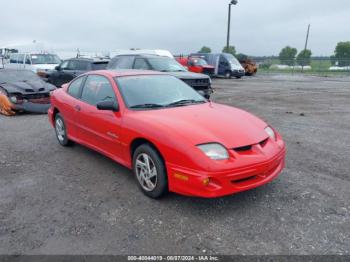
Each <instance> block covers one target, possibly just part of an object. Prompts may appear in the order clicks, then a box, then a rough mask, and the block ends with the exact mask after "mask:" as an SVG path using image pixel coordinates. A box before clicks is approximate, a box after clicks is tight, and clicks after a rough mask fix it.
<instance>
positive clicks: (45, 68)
mask: <svg viewBox="0 0 350 262" xmlns="http://www.w3.org/2000/svg"><path fill="white" fill-rule="evenodd" d="M56 66H58V64H37V65H33V67H34V68H36V69H37V70H42V71H48V70H53V69H55V67H56Z"/></svg>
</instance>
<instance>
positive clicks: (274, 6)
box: [0, 0, 350, 56]
mask: <svg viewBox="0 0 350 262" xmlns="http://www.w3.org/2000/svg"><path fill="white" fill-rule="evenodd" d="M229 2H230V1H229V0H98V1H96V0H89V1H87V0H70V1H68V0H59V1H53V0H51V1H47V0H26V1H25V0H22V1H20V0H11V1H10V0H0V8H1V12H0V17H1V23H0V46H4V45H9V44H20V45H23V44H27V43H28V44H29V43H31V42H32V41H33V40H36V41H37V42H40V43H43V44H44V45H45V48H47V49H49V48H50V49H52V50H57V51H62V50H67V51H73V50H76V49H77V48H79V49H80V50H81V51H82V52H83V51H96V52H101V51H113V50H119V49H129V48H145V49H167V50H170V51H171V52H172V53H173V54H187V53H190V52H196V51H198V50H199V49H200V48H201V47H202V46H203V45H205V46H209V47H210V48H211V49H212V50H213V52H220V51H221V50H222V48H223V46H225V45H226V34H227V13H228V3H229ZM309 23H310V24H311V30H310V38H309V46H308V47H309V49H311V50H312V53H313V55H331V54H333V52H334V49H335V46H336V44H337V42H339V41H350V26H349V24H350V0H333V1H330V0H289V1H287V0H238V4H237V5H235V6H232V17H231V39H230V44H231V45H234V46H235V47H236V50H237V52H240V53H245V54H248V55H255V56H263V55H266V56H269V55H278V53H279V51H280V50H281V49H282V48H283V47H285V46H286V45H290V46H292V47H295V48H297V49H298V50H299V51H300V50H302V49H303V48H304V42H305V36H306V30H307V25H308V24H309Z"/></svg>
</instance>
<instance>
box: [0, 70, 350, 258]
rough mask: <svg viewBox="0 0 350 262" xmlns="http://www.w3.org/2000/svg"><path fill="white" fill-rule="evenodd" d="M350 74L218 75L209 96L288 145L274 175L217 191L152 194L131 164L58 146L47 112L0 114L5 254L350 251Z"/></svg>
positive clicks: (0, 220) (0, 229)
mask: <svg viewBox="0 0 350 262" xmlns="http://www.w3.org/2000/svg"><path fill="white" fill-rule="evenodd" d="M349 81H350V80H349V78H341V79H335V78H318V77H300V76H293V77H287V76H281V75H260V76H257V77H251V78H244V79H241V80H236V79H233V80H224V79H219V80H214V82H213V85H214V87H215V88H216V92H215V95H214V97H213V100H214V101H216V102H220V103H225V104H230V105H233V106H237V107H240V108H243V109H245V110H247V111H250V112H252V113H254V114H256V115H258V116H259V117H261V118H263V119H265V120H266V121H267V122H269V123H271V125H273V126H274V127H275V128H276V129H277V130H279V131H280V132H281V133H282V135H283V137H284V139H285V141H286V143H287V150H288V153H287V164H286V168H285V170H284V171H283V172H282V174H281V175H280V176H279V177H278V178H277V179H276V180H274V181H273V182H271V183H269V184H267V185H265V186H263V187H260V188H257V189H254V190H251V191H248V192H243V193H240V194H237V195H232V196H229V197H224V198H218V199H200V198H190V197H184V196H180V195H176V194H169V195H168V196H166V197H165V198H163V199H161V200H152V199H149V198H147V197H145V196H144V195H143V194H142V193H141V192H140V191H139V190H138V188H137V185H136V181H135V180H134V178H133V176H132V174H131V172H130V171H129V170H127V169H126V168H124V167H122V166H120V165H118V164H117V163H114V162H113V161H111V160H109V159H108V158H106V157H104V156H102V155H100V154H98V153H95V152H93V151H91V150H89V149H87V148H85V147H82V146H79V145H76V146H74V147H72V148H63V147H61V146H59V145H58V143H57V141H56V138H55V135H54V131H53V129H52V128H51V127H50V125H49V123H48V120H47V116H46V115H19V116H16V117H3V116H0V253H1V254H169V253H171V254H184V253H185V254H350V230H349V229H350V215H349V211H350V190H349V188H350V176H349V170H350V84H349V83H350V82H349Z"/></svg>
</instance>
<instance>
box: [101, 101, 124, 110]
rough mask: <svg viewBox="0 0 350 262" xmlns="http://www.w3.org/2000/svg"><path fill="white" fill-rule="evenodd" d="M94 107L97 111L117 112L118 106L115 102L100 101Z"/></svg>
mask: <svg viewBox="0 0 350 262" xmlns="http://www.w3.org/2000/svg"><path fill="white" fill-rule="evenodd" d="M96 107H97V109H98V110H110V111H113V112H118V111H119V104H118V103H117V102H115V101H101V102H98V103H97V105H96Z"/></svg>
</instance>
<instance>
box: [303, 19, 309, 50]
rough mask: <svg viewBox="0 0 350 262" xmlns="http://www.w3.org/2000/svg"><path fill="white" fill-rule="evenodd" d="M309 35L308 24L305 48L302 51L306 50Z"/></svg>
mask: <svg viewBox="0 0 350 262" xmlns="http://www.w3.org/2000/svg"><path fill="white" fill-rule="evenodd" d="M309 33H310V24H309V25H308V27H307V33H306V39H305V47H304V50H306V49H307V42H308V41H309Z"/></svg>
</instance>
